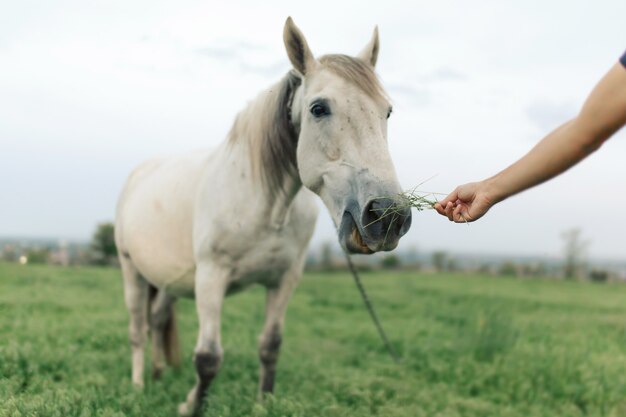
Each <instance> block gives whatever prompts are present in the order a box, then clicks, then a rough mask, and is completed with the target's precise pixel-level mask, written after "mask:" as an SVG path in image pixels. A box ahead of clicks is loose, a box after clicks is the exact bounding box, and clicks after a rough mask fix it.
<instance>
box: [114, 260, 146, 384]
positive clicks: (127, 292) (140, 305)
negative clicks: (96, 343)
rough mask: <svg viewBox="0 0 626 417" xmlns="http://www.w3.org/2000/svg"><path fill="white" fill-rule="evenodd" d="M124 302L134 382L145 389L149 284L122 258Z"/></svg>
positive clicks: (128, 261) (129, 261)
mask: <svg viewBox="0 0 626 417" xmlns="http://www.w3.org/2000/svg"><path fill="white" fill-rule="evenodd" d="M120 263H121V266H122V275H123V277H124V300H125V301H126V307H127V308H128V313H129V315H130V322H129V326H128V333H129V337H130V345H131V349H132V366H133V370H132V381H133V384H135V385H136V386H138V387H143V365H144V344H145V342H146V335H147V332H148V283H147V282H146V280H145V279H144V278H143V277H142V276H141V275H140V274H139V272H138V271H137V269H136V268H135V266H134V265H133V264H132V262H131V260H130V259H128V258H123V257H122V258H121V261H120Z"/></svg>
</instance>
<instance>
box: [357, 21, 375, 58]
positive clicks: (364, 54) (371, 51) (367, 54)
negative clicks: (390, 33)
mask: <svg viewBox="0 0 626 417" xmlns="http://www.w3.org/2000/svg"><path fill="white" fill-rule="evenodd" d="M379 50H380V41H379V40H378V26H375V27H374V33H373V34H372V39H370V41H369V43H368V44H367V45H365V48H363V50H362V51H361V52H360V53H359V55H358V57H359V58H361V59H362V60H363V61H365V62H367V63H369V64H370V65H371V66H372V67H375V66H376V61H377V60H378V51H379Z"/></svg>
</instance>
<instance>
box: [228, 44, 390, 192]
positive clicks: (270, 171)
mask: <svg viewBox="0 0 626 417" xmlns="http://www.w3.org/2000/svg"><path fill="white" fill-rule="evenodd" d="M319 62H320V63H321V64H322V66H323V67H324V68H325V69H328V70H329V71H331V72H333V73H335V74H336V75H338V76H339V77H341V78H343V79H345V80H346V81H348V82H350V83H352V84H353V85H355V86H357V87H358V88H360V89H361V90H363V91H364V92H365V93H366V94H367V95H368V96H370V97H371V98H373V99H375V100H379V99H387V95H386V93H385V91H384V89H383V87H382V85H381V83H380V80H379V79H378V77H377V75H376V73H375V72H374V68H373V67H372V66H371V65H370V64H368V63H366V62H365V61H363V60H361V59H359V58H353V57H350V56H347V55H339V54H332V55H324V56H322V57H320V59H319ZM301 83H302V79H301V76H300V75H299V74H298V73H296V72H295V71H293V70H292V71H289V72H288V73H287V74H286V75H285V76H284V77H283V78H282V79H281V81H279V82H278V83H277V84H275V85H274V86H273V87H271V88H270V89H269V90H266V91H265V92H263V93H261V94H260V96H259V97H258V98H257V99H256V100H254V101H253V102H252V103H250V104H249V105H248V107H247V108H246V109H245V110H243V111H242V112H240V113H239V114H238V115H237V118H236V120H235V123H234V124H233V127H232V129H231V132H230V134H229V143H230V144H231V145H232V144H236V143H238V142H239V141H241V140H242V139H243V138H247V140H248V142H249V146H250V147H251V149H250V151H251V152H250V155H251V163H252V168H253V172H254V173H255V174H257V175H258V176H260V178H261V180H262V182H263V185H264V186H265V187H266V189H267V191H268V192H269V193H270V195H271V196H273V197H275V196H276V195H277V194H278V193H280V192H289V191H290V190H288V189H285V187H289V186H290V185H288V184H286V181H285V178H287V177H289V176H294V175H295V176H297V175H298V162H297V158H296V150H297V146H298V135H299V133H300V132H299V131H298V129H297V127H296V126H294V125H293V123H292V121H291V104H292V101H293V96H294V94H295V91H296V89H297V88H298V87H299V86H300V85H301Z"/></svg>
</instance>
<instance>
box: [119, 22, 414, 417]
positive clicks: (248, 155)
mask: <svg viewBox="0 0 626 417" xmlns="http://www.w3.org/2000/svg"><path fill="white" fill-rule="evenodd" d="M284 38H285V39H284V40H285V45H286V49H287V55H288V57H289V59H290V60H291V62H292V64H293V66H294V69H293V70H292V71H290V72H289V73H288V74H287V75H286V76H285V77H284V78H283V79H282V80H281V81H280V82H279V83H277V84H276V85H274V86H272V87H271V88H270V89H268V90H266V91H264V92H263V93H261V94H260V95H259V96H258V97H257V98H256V99H255V100H254V101H253V102H251V103H250V104H249V105H248V106H247V108H246V109H245V110H244V111H242V112H241V113H240V114H239V115H238V116H237V118H236V120H235V122H234V124H233V127H232V129H231V131H230V133H229V137H228V139H227V140H226V141H225V142H224V143H222V144H221V145H219V146H218V147H217V148H215V149H214V150H212V151H202V152H195V153H193V154H189V155H184V156H180V157H175V158H165V159H158V160H152V161H149V162H146V163H144V164H143V165H141V166H140V167H139V168H137V169H136V170H135V171H134V172H133V173H132V174H131V176H130V177H129V179H128V181H127V183H126V186H125V188H124V190H123V192H122V194H121V197H120V200H119V203H118V208H117V218H116V243H117V246H118V250H119V253H120V263H121V266H122V273H123V277H124V295H125V301H126V305H127V307H128V310H129V313H130V323H129V335H130V342H131V347H132V380H133V383H134V384H136V385H139V386H142V385H143V369H144V344H145V341H146V337H147V334H148V329H150V330H151V334H152V345H153V349H152V367H153V375H154V376H158V375H160V373H161V370H162V369H163V368H164V366H165V362H166V359H167V360H168V362H170V363H172V362H176V357H177V354H176V349H175V346H176V339H175V326H174V324H175V321H174V313H173V312H174V309H173V306H174V303H175V300H176V298H177V297H179V296H195V299H196V306H197V312H198V319H199V332H198V339H197V342H196V346H195V349H194V361H195V366H196V372H197V377H198V378H197V383H196V385H195V386H194V387H193V389H192V390H191V391H190V392H189V394H188V396H187V400H186V401H185V402H184V403H182V404H181V405H180V406H179V412H180V414H183V415H188V414H197V413H198V412H199V411H200V409H201V408H200V406H201V404H202V401H203V399H204V397H205V395H206V392H207V389H208V387H209V385H210V384H211V382H212V380H213V379H214V377H215V376H216V374H217V372H218V370H219V368H220V365H221V362H222V358H223V351H222V345H221V331H220V326H221V312H222V306H223V301H224V297H225V296H226V295H228V294H230V293H233V292H235V291H238V290H240V289H242V288H245V287H246V286H248V285H250V284H253V283H258V284H262V285H263V286H265V287H266V289H267V305H266V311H265V325H264V327H263V330H262V332H261V335H260V338H259V359H260V363H261V372H260V382H259V391H260V393H265V392H272V391H273V387H274V379H275V373H276V363H277V360H278V354H279V350H280V346H281V340H282V330H283V326H284V317H285V312H286V308H287V304H288V301H289V299H290V297H291V294H292V292H293V290H294V289H295V287H296V284H297V282H298V280H299V278H300V277H301V275H302V270H303V267H304V260H305V254H306V249H307V246H308V243H309V240H310V238H311V236H312V234H313V230H314V227H315V221H316V218H317V214H318V209H317V205H316V203H315V201H314V199H315V196H314V194H317V195H318V196H319V197H321V199H322V201H323V203H324V205H325V206H326V207H327V208H328V210H329V212H330V214H331V216H332V218H333V220H334V222H335V224H336V226H337V229H338V234H339V240H340V242H341V244H342V246H343V247H344V249H346V250H347V251H349V252H358V253H373V252H377V251H380V250H392V249H393V248H395V247H396V245H397V244H398V241H399V239H400V237H401V236H402V235H403V234H404V233H406V231H407V230H408V228H409V226H410V219H411V217H410V210H407V209H404V208H398V207H397V202H396V201H395V200H394V198H393V197H385V196H393V195H395V194H397V193H398V192H400V190H401V189H400V187H399V184H398V181H397V178H396V174H395V170H394V169H393V164H392V163H391V159H390V157H389V153H388V149H387V142H386V135H387V132H386V130H387V118H388V117H389V114H390V113H391V110H390V105H389V103H388V101H387V99H386V96H385V94H384V92H383V90H382V87H381V86H380V84H379V82H378V79H377V78H376V76H375V73H374V70H373V68H374V65H375V63H376V59H377V54H378V32H377V31H375V32H374V36H373V38H372V40H371V41H370V43H369V44H368V45H367V46H366V48H365V49H364V51H363V52H362V53H361V55H360V56H359V57H358V58H351V57H347V56H344V55H332V56H325V57H322V58H320V60H319V61H318V60H316V59H315V58H314V57H313V55H312V54H311V52H310V50H309V49H308V45H307V43H306V40H305V39H304V36H303V35H302V33H301V32H300V31H299V29H297V28H296V27H295V25H294V24H293V22H292V21H291V19H288V21H287V23H286V25H285V32H284ZM387 212H390V213H392V214H393V216H387V215H386V214H385V213H387Z"/></svg>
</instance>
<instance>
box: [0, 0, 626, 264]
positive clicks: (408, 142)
mask: <svg viewBox="0 0 626 417" xmlns="http://www.w3.org/2000/svg"><path fill="white" fill-rule="evenodd" d="M368 3H370V2H362V1H346V2H337V1H332V2H331V1H316V2H295V1H290V2H279V1H267V2H258V1H255V2H249V3H248V2H238V1H232V0H231V1H227V2H211V1H197V2H194V1H176V2H174V1H170V2H164V1H155V0H150V1H143V0H142V1H137V0H134V1H106V2H104V1H103V2H94V1H84V0H82V1H61V0H57V1H54V2H43V1H39V0H38V1H19V2H17V1H13V2H7V1H5V2H3V4H2V5H1V6H0V180H1V184H2V185H1V190H2V192H1V193H0V203H1V204H0V236H26V237H28V236H31V237H34V236H45V237H59V238H66V239H67V238H69V239H88V238H89V236H90V235H91V233H92V231H93V229H94V227H95V224H96V223H97V222H100V221H106V220H112V219H113V217H114V208H115V203H116V199H117V195H118V193H119V191H120V189H121V187H122V185H123V182H124V180H125V178H126V176H127V175H128V173H129V172H130V170H131V169H132V168H133V167H134V166H135V165H136V164H138V163H139V162H141V161H142V160H144V159H146V158H149V157H152V156H155V155H163V154H172V153H183V152H186V151H189V150H193V149H198V148H205V147H210V146H212V145H215V144H217V143H219V142H220V141H222V140H223V138H224V137H225V135H226V133H227V131H228V130H229V128H230V125H231V123H232V121H233V119H234V117H235V114H236V113H237V112H238V111H239V110H240V109H242V108H243V107H244V106H245V104H246V103H247V102H248V101H249V100H250V99H252V98H253V97H254V96H255V95H256V94H257V93H258V92H259V91H260V90H262V89H264V88H266V87H267V86H269V85H270V84H272V83H274V82H275V81H277V80H278V79H279V78H280V77H281V76H282V75H283V74H284V73H285V72H286V71H287V70H288V69H289V64H288V60H287V57H286V55H285V52H284V47H283V43H282V29H283V24H284V21H285V18H286V17H287V16H288V15H291V16H293V18H294V20H295V22H296V24H297V25H298V26H299V27H300V28H301V29H302V31H303V32H304V34H305V36H306V37H307V39H308V42H309V45H310V47H311V48H312V50H313V52H314V53H315V54H317V55H320V54H324V53H330V52H339V53H348V54H356V53H357V52H358V51H359V50H360V49H361V48H362V47H363V46H364V45H365V43H366V42H367V41H368V40H369V38H370V36H371V31H372V29H373V27H374V25H375V24H378V25H379V28H380V36H381V51H380V55H379V61H378V62H379V64H378V67H377V69H378V72H379V74H380V76H381V79H382V80H383V84H384V85H385V87H386V88H387V90H388V92H389V94H390V96H391V97H392V100H393V103H394V113H393V116H392V118H391V119H390V124H389V138H390V149H391V153H392V157H393V159H394V161H395V165H396V169H397V171H398V173H399V176H400V180H401V183H402V185H403V186H404V187H405V188H411V187H412V186H415V185H416V184H418V183H420V182H422V181H423V180H425V179H428V178H430V177H432V176H434V175H436V176H435V177H434V178H433V179H431V180H430V181H429V182H427V183H426V184H425V185H423V186H422V188H424V189H428V190H433V191H439V192H448V191H450V190H452V189H453V188H454V187H455V186H456V185H458V184H460V183H464V182H469V181H473V180H479V179H482V178H484V177H486V176H490V175H492V174H495V173H496V172H497V171H499V170H500V169H502V168H504V167H506V166H507V165H508V164H509V163H511V162H513V161H514V160H515V159H517V158H518V157H520V156H522V155H523V154H524V153H525V152H526V151H527V150H529V149H530V148H531V147H532V146H533V145H534V144H535V143H536V142H537V141H538V140H539V139H541V138H542V137H543V135H545V134H546V133H548V132H549V131H550V130H551V129H553V128H555V127H557V126H558V125H559V124H561V123H563V122H565V121H566V120H567V119H568V118H571V117H573V116H575V114H576V112H577V111H578V109H579V108H580V106H581V104H582V102H583V100H584V99H585V97H586V96H587V94H588V93H589V91H590V89H591V88H592V87H593V85H594V84H595V83H596V82H597V80H598V79H599V78H600V77H601V76H602V75H603V74H604V73H605V72H606V71H607V70H608V68H609V67H610V66H612V65H613V64H614V63H615V62H616V61H617V59H618V57H619V56H620V55H621V54H622V53H623V52H624V49H626V26H624V19H625V17H626V2H624V1H623V0H615V1H604V2H589V1H571V0H568V1H550V2H546V1H524V2H504V1H481V2H480V5H477V4H476V3H478V2H458V1H456V2H433V1H428V2H426V1H420V2H405V1H397V2H395V1H390V0H387V1H384V2H375V3H373V4H372V5H369V4H368ZM365 4H368V5H367V6H366V5H365ZM625 159H626V134H624V132H621V133H619V134H618V135H616V136H615V137H614V138H613V139H612V140H611V141H610V142H609V143H607V144H606V145H605V146H604V147H603V148H602V149H601V150H600V151H599V152H598V153H597V154H595V155H594V156H592V157H591V158H590V159H588V160H586V161H584V162H583V163H582V164H580V165H579V166H577V167H576V168H574V169H573V170H571V171H570V172H568V173H567V174H565V175H563V176H561V177H559V178H557V179H555V180H553V181H551V182H550V183H547V184H544V185H542V186H540V187H538V188H536V189H533V190H531V191H528V192H526V193H524V194H521V195H519V196H516V197H514V198H511V199H510V200H507V201H505V202H503V203H502V204H500V205H499V206H497V207H496V208H494V209H493V210H492V211H491V212H490V213H489V214H488V215H487V216H486V217H485V218H484V219H482V220H481V221H479V222H477V223H473V224H472V225H470V226H469V227H468V226H466V225H456V224H450V223H449V222H448V221H447V220H445V219H444V218H443V217H439V216H437V215H436V214H434V213H433V212H428V213H418V214H416V215H415V216H414V220H413V227H412V229H411V231H410V232H409V234H408V235H407V236H406V237H405V238H404V239H403V241H402V243H401V245H404V246H405V247H409V246H412V245H415V246H417V248H418V250H420V249H421V250H433V249H447V250H451V251H463V252H491V253H494V252H495V253H512V254H538V255H547V256H557V255H558V254H559V253H560V248H561V240H560V233H561V232H562V231H563V230H566V229H570V228H573V227H580V228H582V230H583V233H584V235H585V236H586V237H587V238H589V239H590V240H591V247H590V253H591V255H592V256H594V257H602V258H618V259H626V222H624V220H623V219H622V216H621V214H622V210H623V209H624V208H625V207H626V163H625V162H624V160H625ZM328 239H336V238H335V237H334V231H333V227H332V223H331V221H330V218H329V216H328V215H327V214H326V213H324V214H323V215H322V217H321V218H320V220H319V222H318V230H317V232H316V235H315V238H314V244H317V243H319V242H321V241H323V240H328Z"/></svg>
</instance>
